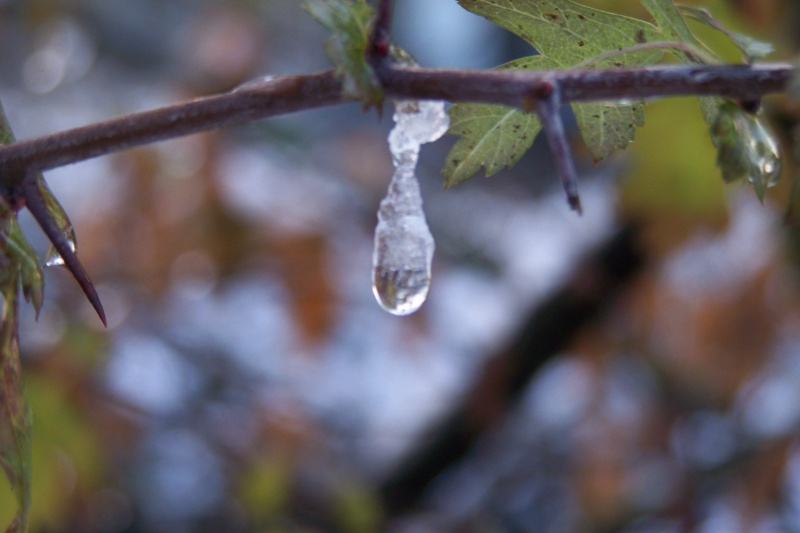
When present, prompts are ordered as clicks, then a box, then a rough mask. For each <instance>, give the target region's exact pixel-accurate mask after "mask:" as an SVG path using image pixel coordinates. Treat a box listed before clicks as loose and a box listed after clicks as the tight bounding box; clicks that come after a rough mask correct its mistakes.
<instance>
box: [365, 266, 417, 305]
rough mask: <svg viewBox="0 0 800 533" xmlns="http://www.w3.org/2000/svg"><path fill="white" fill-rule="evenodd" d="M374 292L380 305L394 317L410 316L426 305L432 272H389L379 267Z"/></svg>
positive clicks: (374, 274) (376, 271) (374, 273)
mask: <svg viewBox="0 0 800 533" xmlns="http://www.w3.org/2000/svg"><path fill="white" fill-rule="evenodd" d="M373 276H374V278H373V280H372V291H373V293H374V294H375V298H376V299H377V300H378V303H379V304H381V307H383V308H384V309H385V310H386V311H389V312H390V313H392V314H393V315H398V316H403V315H410V314H411V313H413V312H414V311H416V310H417V309H419V308H420V307H422V304H423V303H425V299H426V298H427V297H428V289H429V288H430V286H431V271H430V269H425V270H410V269H403V270H389V269H386V268H383V267H382V266H377V267H376V268H375V270H374V271H373Z"/></svg>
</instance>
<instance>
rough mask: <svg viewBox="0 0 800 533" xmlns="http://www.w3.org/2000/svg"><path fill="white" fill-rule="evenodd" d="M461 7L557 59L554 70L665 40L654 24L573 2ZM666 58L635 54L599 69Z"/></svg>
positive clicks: (488, 1)
mask: <svg viewBox="0 0 800 533" xmlns="http://www.w3.org/2000/svg"><path fill="white" fill-rule="evenodd" d="M459 4H461V6H463V7H464V8H465V9H467V10H469V11H471V12H473V13H476V14H478V15H481V16H482V17H484V18H486V19H488V20H490V21H491V22H494V23H495V24H498V25H499V26H502V27H504V28H506V29H507V30H509V31H511V32H513V33H515V34H517V35H519V36H520V37H522V38H523V39H525V40H526V41H527V42H529V43H530V44H531V45H533V46H534V48H536V50H538V51H539V53H540V54H541V55H542V57H546V58H549V60H550V61H552V64H553V67H552V68H568V67H571V66H573V65H577V64H579V63H582V62H584V61H587V60H590V59H591V58H593V57H595V56H597V55H599V54H601V53H603V52H607V51H610V50H617V51H623V50H624V49H626V48H633V47H636V46H637V45H641V44H643V43H652V42H656V41H661V40H663V35H662V34H661V32H659V30H658V28H656V27H655V26H653V25H652V24H649V23H647V22H644V21H641V20H638V19H634V18H630V17H625V16H622V15H615V14H613V13H607V12H605V11H600V10H597V9H593V8H590V7H586V6H583V5H581V4H578V3H576V2H573V1H571V0H561V1H557V2H556V1H549V0H459ZM661 55H662V52H661V51H660V50H652V49H648V50H639V51H632V52H631V53H627V54H621V55H620V56H618V57H615V58H609V59H606V60H603V61H600V62H598V63H594V64H593V66H606V67H608V66H640V65H646V64H651V63H653V62H655V61H658V60H659V59H660V58H661Z"/></svg>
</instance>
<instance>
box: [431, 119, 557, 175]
mask: <svg viewBox="0 0 800 533" xmlns="http://www.w3.org/2000/svg"><path fill="white" fill-rule="evenodd" d="M448 113H449V115H450V134H451V135H458V136H460V137H461V139H459V140H458V142H456V144H455V146H454V147H453V148H452V150H451V151H450V154H449V155H448V156H447V161H446V162H445V167H444V171H443V173H444V176H445V187H450V186H452V185H455V184H457V183H461V182H463V181H465V180H467V179H469V178H470V177H472V176H473V175H474V174H475V173H477V172H478V171H479V170H480V168H481V166H483V167H485V168H486V176H487V177H488V176H491V175H492V174H494V173H496V172H498V171H499V170H502V168H503V167H505V166H509V167H510V166H513V165H514V164H515V163H516V162H517V161H519V158H520V157H522V156H523V155H524V154H525V152H526V151H527V150H528V148H530V147H531V145H532V144H533V141H534V139H535V138H536V135H537V134H538V133H539V130H540V129H541V127H542V126H541V124H539V120H538V119H537V118H536V116H535V115H533V114H530V113H523V112H521V111H519V110H517V109H514V108H511V107H506V106H501V105H481V104H456V105H454V106H452V107H451V108H450V109H449V111H448Z"/></svg>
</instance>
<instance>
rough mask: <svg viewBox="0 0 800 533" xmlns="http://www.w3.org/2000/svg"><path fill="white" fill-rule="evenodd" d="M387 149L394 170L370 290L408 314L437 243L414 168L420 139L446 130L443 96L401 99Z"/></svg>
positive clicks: (423, 293) (424, 288)
mask: <svg viewBox="0 0 800 533" xmlns="http://www.w3.org/2000/svg"><path fill="white" fill-rule="evenodd" d="M394 120H395V123H396V125H395V127H394V128H393V129H392V131H391V133H389V149H390V151H391V153H392V161H393V163H394V166H395V172H394V175H393V176H392V181H391V183H390V184H389V191H388V192H387V194H386V198H384V199H383V200H382V201H381V205H380V208H379V209H378V225H377V227H376V228H375V250H374V252H373V255H372V291H373V293H374V294H375V298H376V299H377V300H378V303H379V304H380V305H381V307H383V308H384V309H385V310H386V311H388V312H390V313H392V314H395V315H408V314H410V313H413V312H414V311H416V310H417V309H419V308H420V306H422V304H423V303H424V302H425V299H426V298H427V296H428V288H429V287H430V281H431V263H432V262H433V252H434V248H435V244H434V242H433V235H431V232H430V229H429V228H428V223H427V221H426V220H425V212H424V211H423V210H422V194H421V192H420V187H419V182H418V181H417V176H416V174H415V171H416V168H417V161H418V159H419V147H420V145H421V144H424V143H427V142H433V141H435V140H436V139H438V138H439V137H441V136H442V135H444V133H445V132H446V131H447V128H448V127H449V117H448V116H447V113H446V112H445V109H444V103H443V102H428V101H421V102H417V101H399V102H397V103H396V104H395V114H394Z"/></svg>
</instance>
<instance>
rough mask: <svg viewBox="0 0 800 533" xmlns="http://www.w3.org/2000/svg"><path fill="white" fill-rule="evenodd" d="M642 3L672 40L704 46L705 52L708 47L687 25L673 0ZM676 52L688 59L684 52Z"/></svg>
mask: <svg viewBox="0 0 800 533" xmlns="http://www.w3.org/2000/svg"><path fill="white" fill-rule="evenodd" d="M641 2H642V5H643V6H644V7H645V9H647V11H648V12H649V13H650V15H651V16H652V17H653V20H655V22H656V24H657V25H658V27H659V28H660V29H661V31H662V32H663V33H664V35H665V37H667V38H668V39H670V40H674V41H679V42H682V43H685V44H689V45H691V46H696V47H702V48H703V49H704V50H705V52H709V51H708V49H707V48H706V47H705V46H704V45H703V44H702V43H701V42H700V41H698V40H697V38H696V37H695V36H694V34H693V33H692V30H690V29H689V26H687V25H686V20H685V19H684V18H683V15H681V13H680V11H678V8H677V7H675V4H674V2H673V0H641ZM674 54H675V55H676V56H677V57H678V58H680V59H686V54H685V53H684V52H680V51H675V52H674ZM688 59H689V60H693V59H694V60H696V59H697V58H688Z"/></svg>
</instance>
